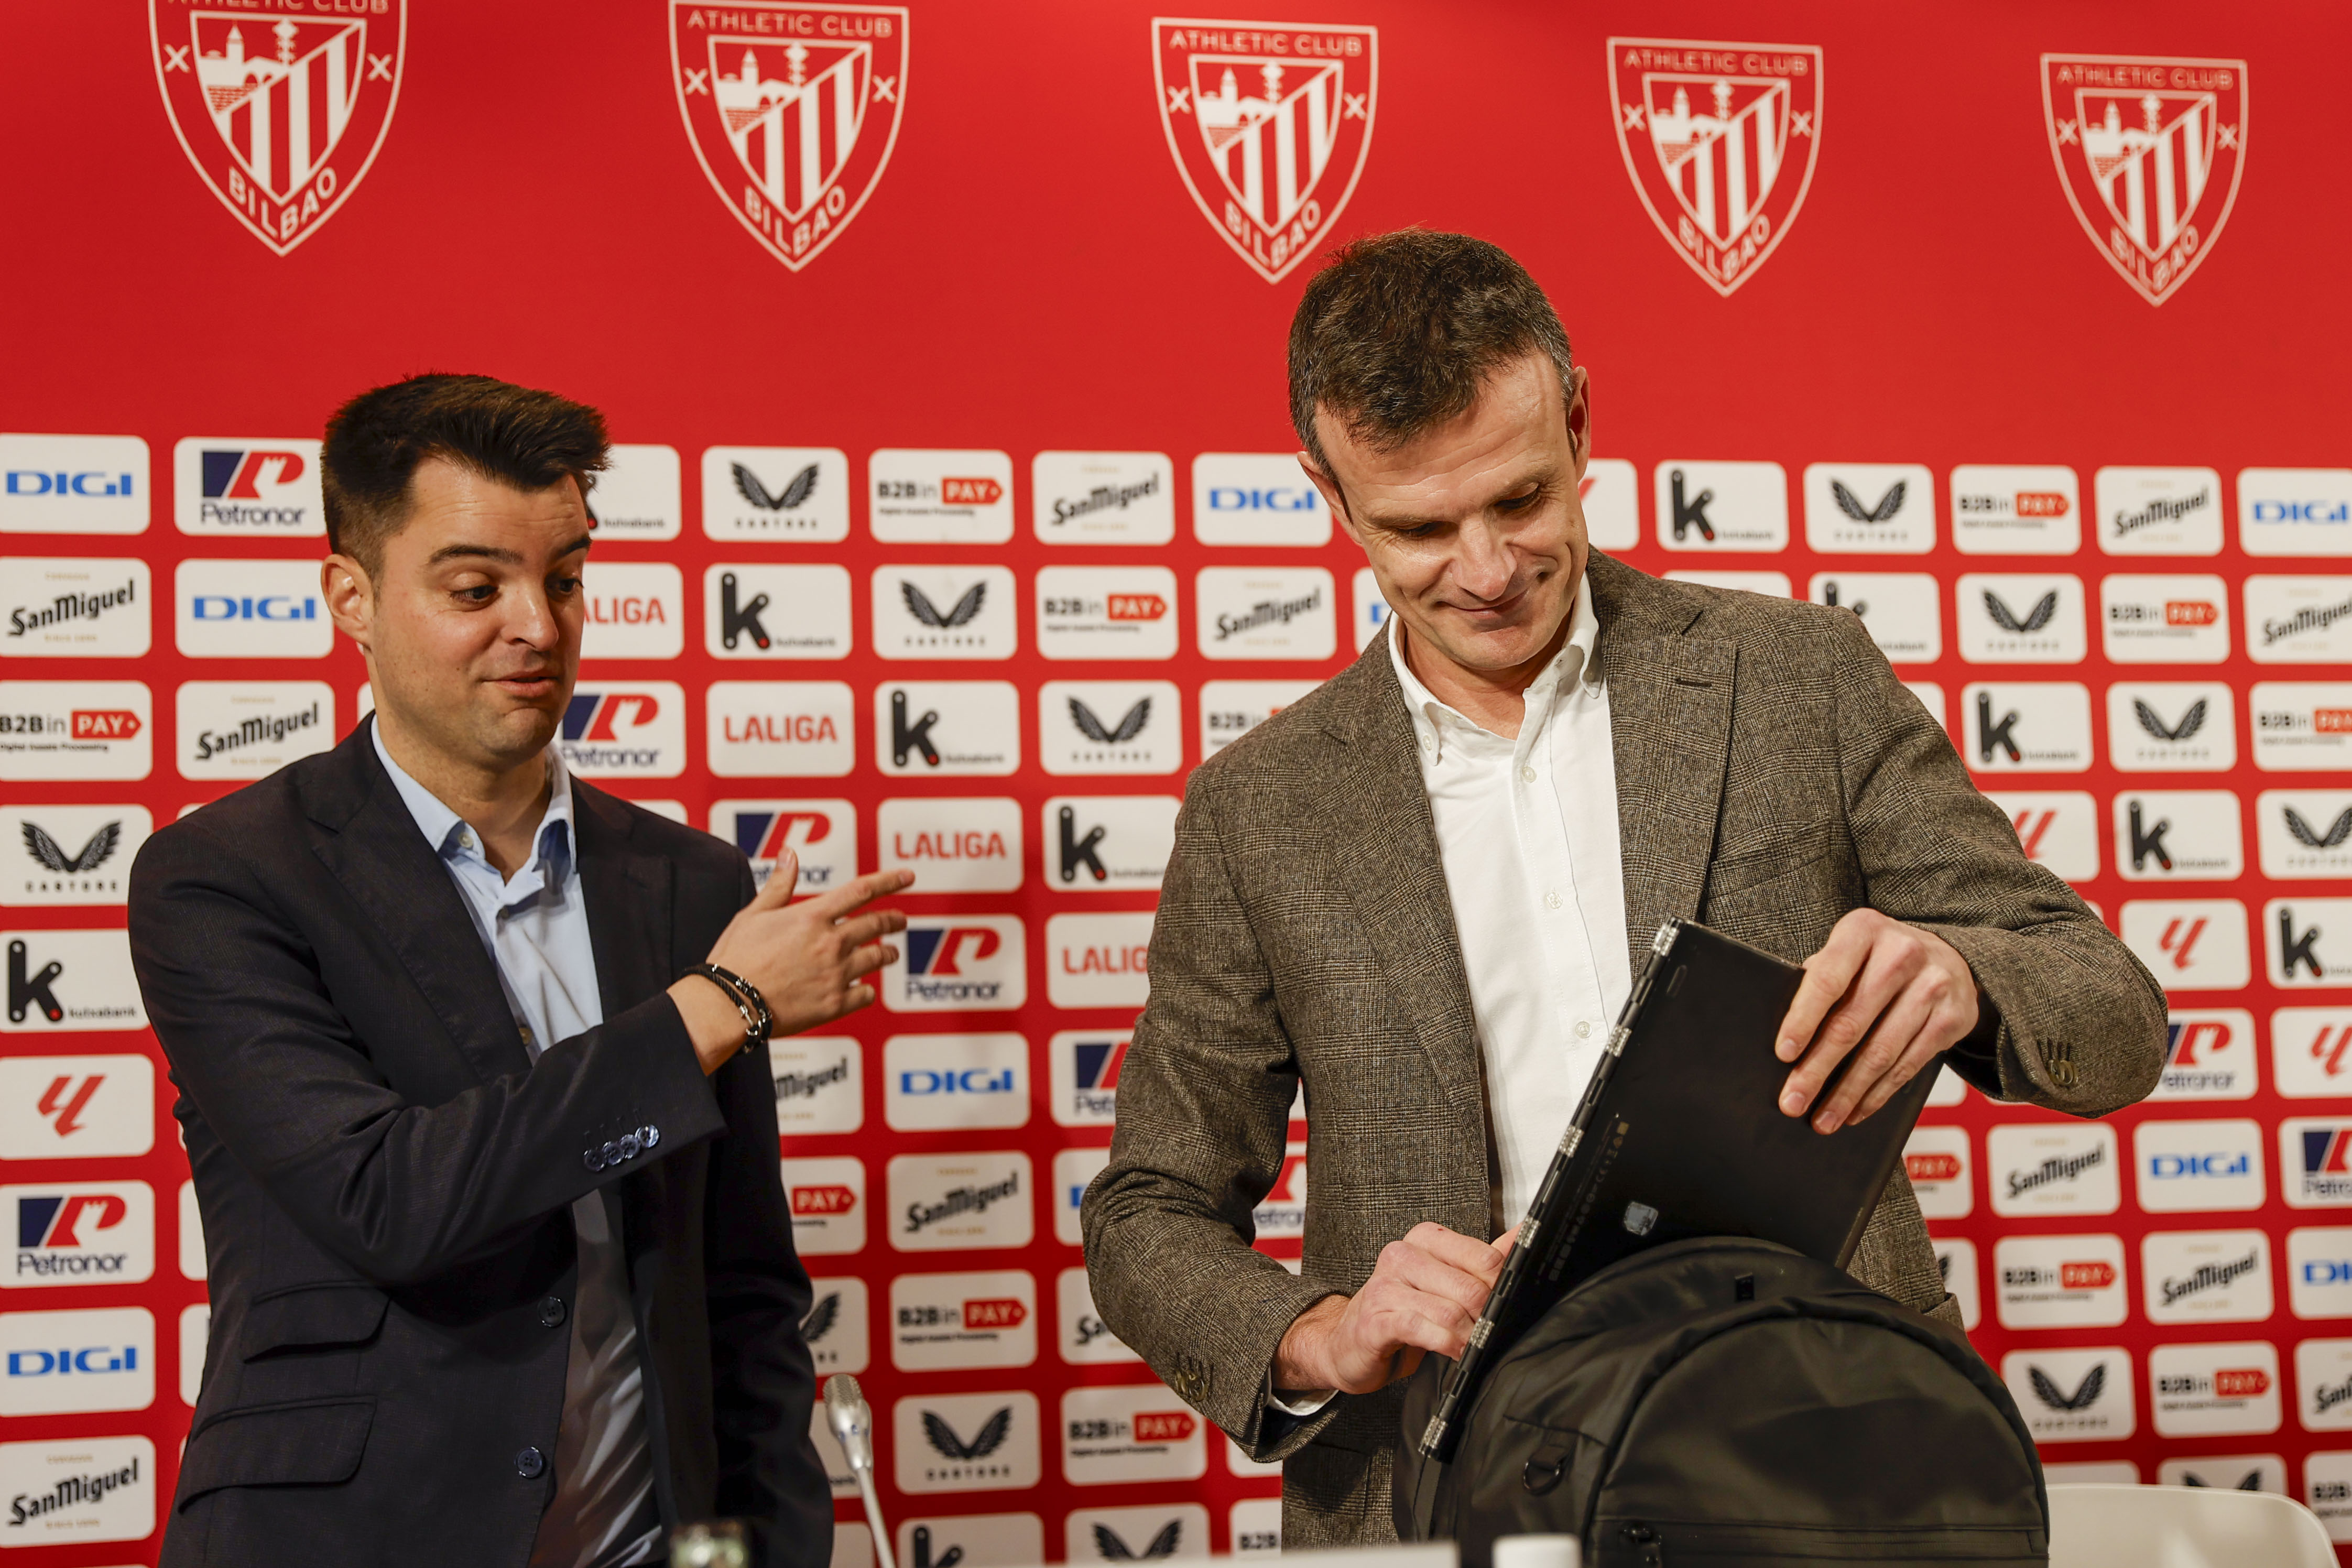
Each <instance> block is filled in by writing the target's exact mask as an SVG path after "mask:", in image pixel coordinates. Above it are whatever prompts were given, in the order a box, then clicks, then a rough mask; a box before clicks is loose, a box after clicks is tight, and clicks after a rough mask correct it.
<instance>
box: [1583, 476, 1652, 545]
mask: <svg viewBox="0 0 2352 1568" xmlns="http://www.w3.org/2000/svg"><path fill="white" fill-rule="evenodd" d="M1578 499H1579V500H1580V502H1581V503H1582V505H1583V508H1584V537H1585V539H1586V541H1587V542H1589V543H1591V546H1592V547H1593V548H1594V549H1596V550H1631V549H1633V547H1634V546H1635V545H1637V544H1639V543H1641V542H1642V477H1641V474H1640V472H1639V471H1638V470H1636V469H1635V468H1634V467H1633V464H1631V463H1629V462H1627V461H1626V460H1625V459H1624V458H1593V459H1592V460H1591V462H1589V463H1587V464H1585V465H1584V480H1583V483H1582V484H1580V486H1578Z"/></svg>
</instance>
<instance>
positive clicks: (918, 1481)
mask: <svg viewBox="0 0 2352 1568" xmlns="http://www.w3.org/2000/svg"><path fill="white" fill-rule="evenodd" d="M890 1428H891V1430H890V1437H891V1442H890V1451H891V1455H892V1458H894V1460H895V1461H896V1463H895V1466H894V1468H895V1469H896V1471H897V1479H898V1489H899V1490H900V1491H902V1492H979V1491H1019V1490H1022V1489H1025V1488H1029V1487H1034V1486H1035V1485H1036V1484H1037V1482H1038V1481H1039V1480H1040V1479H1042V1477H1043V1474H1044V1468H1045V1466H1044V1458H1043V1455H1042V1454H1041V1452H1040V1444H1039V1432H1038V1406H1037V1396H1036V1395H1035V1394H1031V1393H1029V1392H1028V1391H1027V1390H1025V1389H1010V1390H1007V1391H1006V1392H1004V1393H1002V1394H914V1395H911V1396H909V1397H908V1398H905V1399H901V1400H899V1401H898V1404H897V1405H894V1406H892V1408H891V1412H890ZM934 1568H937V1564H936V1563H934Z"/></svg>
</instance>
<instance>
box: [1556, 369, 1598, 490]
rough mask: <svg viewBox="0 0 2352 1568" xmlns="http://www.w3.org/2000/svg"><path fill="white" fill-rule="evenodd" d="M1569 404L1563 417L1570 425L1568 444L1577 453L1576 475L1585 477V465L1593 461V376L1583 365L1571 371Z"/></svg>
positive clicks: (1580, 477) (1578, 477)
mask: <svg viewBox="0 0 2352 1568" xmlns="http://www.w3.org/2000/svg"><path fill="white" fill-rule="evenodd" d="M1567 392H1568V406H1567V407H1566V408H1565V409H1563V410H1562V411H1561V417H1562V418H1563V419H1564V420H1565V421H1566V422H1567V425H1568V444H1569V447H1570V450H1571V451H1573V452H1574V453H1575V454H1576V477H1577V479H1579V480H1582V479H1583V478H1584V469H1585V465H1587V464H1588V463H1590V462H1591V461H1592V378H1591V376H1590V375H1588V374H1585V369H1584V367H1583V366H1582V365H1578V366H1577V367H1576V368H1575V369H1574V370H1572V371H1571V372H1570V378H1569V385H1568V387H1567Z"/></svg>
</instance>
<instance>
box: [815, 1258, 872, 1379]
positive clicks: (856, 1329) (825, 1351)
mask: <svg viewBox="0 0 2352 1568" xmlns="http://www.w3.org/2000/svg"><path fill="white" fill-rule="evenodd" d="M809 1291H810V1299H809V1310H808V1313H807V1315H806V1316H804V1317H803V1318H802V1319H801V1338H802V1339H803V1341H805V1342H807V1344H808V1348H809V1358H810V1360H812V1361H814V1363H816V1373H817V1375H818V1376H819V1377H827V1376H830V1375H832V1374H833V1373H836V1372H846V1373H860V1372H864V1371H865V1370H866V1365H867V1363H869V1362H871V1361H872V1359H873V1355H874V1344H873V1330H872V1328H871V1327H870V1326H869V1325H870V1323H871V1321H872V1318H873V1312H872V1310H871V1307H872V1303H871V1302H870V1301H869V1300H867V1298H866V1281H865V1280H863V1279H858V1278H857V1277H856V1276H855V1275H844V1276H843V1277H842V1278H840V1279H811V1280H810V1281H809ZM817 1408H819V1409H820V1410H822V1409H823V1408H824V1401H823V1400H822V1399H820V1400H818V1401H817Z"/></svg>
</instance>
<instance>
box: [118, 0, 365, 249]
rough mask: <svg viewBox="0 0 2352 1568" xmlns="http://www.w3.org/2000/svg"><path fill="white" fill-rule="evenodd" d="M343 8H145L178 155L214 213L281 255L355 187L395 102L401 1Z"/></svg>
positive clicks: (161, 0)
mask: <svg viewBox="0 0 2352 1568" xmlns="http://www.w3.org/2000/svg"><path fill="white" fill-rule="evenodd" d="M347 9H348V11H349V12H350V13H352V14H350V15H341V16H333V15H330V16H321V15H320V14H319V12H318V10H316V9H300V8H297V7H296V6H294V5H285V4H265V5H263V6H261V7H259V8H256V9H250V10H247V9H236V10H231V9H219V10H214V9H206V8H204V7H202V6H197V7H193V8H192V7H188V6H184V5H177V4H173V3H172V0H148V14H147V25H148V37H149V47H150V48H151V50H152V54H153V56H154V62H155V81H156V85H157V87H158V88H159V89H162V92H163V109H164V112H165V113H166V114H167V115H168V116H169V117H170V118H171V121H172V129H173V133H174V134H176V135H177V136H178V137H179V139H180V146H181V148H182V149H183V150H184V151H185V152H186V153H187V155H188V161H189V162H190V163H194V165H195V167H196V173H197V174H201V175H202V176H203V177H204V181H205V184H206V185H207V186H209V187H210V188H211V190H212V193H213V195H215V196H217V197H218V198H220V202H221V205H223V206H226V208H228V210H229V211H230V212H232V213H234V214H236V219H237V221H238V222H239V223H241V224H243V225H244V226H246V228H247V231H248V232H250V233H251V234H252V235H253V237H255V238H257V239H258V240H260V241H261V243H262V244H264V245H266V246H268V247H269V248H270V249H271V250H273V251H275V252H277V253H278V255H280V256H284V255H286V254H287V253H288V252H289V251H291V250H292V249H293V248H294V247H296V246H298V245H299V244H301V243H302V242H303V241H304V240H306V239H308V238H310V236H312V235H313V234H316V233H317V232H318V231H319V228H320V226H321V225H322V224H324V223H325V222H326V221H327V219H329V218H330V217H332V216H334V215H335V212H336V210H337V209H338V208H340V207H341V205H342V204H343V203H344V202H345V201H346V200H348V199H349V198H350V196H351V195H352V192H353V191H355V190H356V189H358V188H359V184H360V181H361V180H362V179H363V178H365V177H366V175H367V172H368V168H369V166H370V165H371V164H373V163H374V162H375V155H376V153H377V151H378V149H380V148H381V147H382V146H383V138H384V133H385V132H387V131H388V130H390V129H391V127H392V111H393V108H394V104H395V103H397V101H398V100H399V98H400V72H401V66H402V64H403V62H404V60H405V59H406V58H407V47H406V41H407V37H408V5H407V0H371V3H370V4H369V5H364V6H362V5H352V6H350V7H348V8H347Z"/></svg>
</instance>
